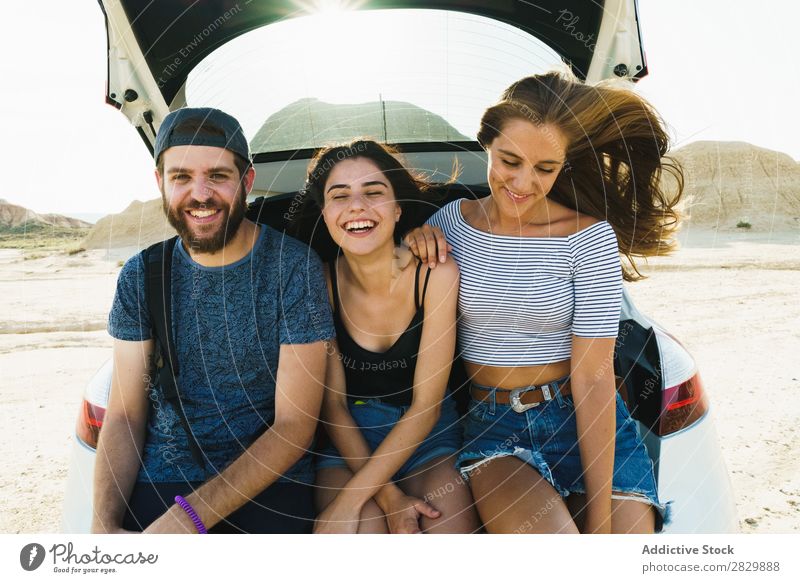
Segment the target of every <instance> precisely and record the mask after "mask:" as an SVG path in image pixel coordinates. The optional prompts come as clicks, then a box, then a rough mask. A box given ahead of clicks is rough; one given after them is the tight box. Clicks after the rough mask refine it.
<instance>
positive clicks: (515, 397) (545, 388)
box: [509, 385, 553, 413]
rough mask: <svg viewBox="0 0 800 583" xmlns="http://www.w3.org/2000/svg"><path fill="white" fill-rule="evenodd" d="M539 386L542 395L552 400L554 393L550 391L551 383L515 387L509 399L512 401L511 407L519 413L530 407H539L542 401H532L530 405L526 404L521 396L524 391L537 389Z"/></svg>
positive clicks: (547, 399) (546, 399)
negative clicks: (520, 387)
mask: <svg viewBox="0 0 800 583" xmlns="http://www.w3.org/2000/svg"><path fill="white" fill-rule="evenodd" d="M537 388H539V389H541V390H542V396H543V397H544V400H545V402H546V401H552V400H553V395H552V393H551V392H550V385H542V386H541V387H525V388H522V389H514V390H513V391H511V395H510V396H509V401H510V402H511V409H513V410H514V411H516V412H517V413H524V412H525V411H527V410H528V409H533V408H534V407H538V406H539V405H541V403H530V404H529V405H525V404H523V403H522V400H521V399H520V396H521V395H522V394H523V393H527V392H528V391H533V390H536V389H537Z"/></svg>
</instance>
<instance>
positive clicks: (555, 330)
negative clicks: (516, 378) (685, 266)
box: [428, 200, 622, 366]
mask: <svg viewBox="0 0 800 583" xmlns="http://www.w3.org/2000/svg"><path fill="white" fill-rule="evenodd" d="M428 224H430V225H434V226H437V227H439V228H440V229H442V231H443V232H444V234H445V237H446V238H447V242H448V243H449V244H450V245H452V247H453V252H452V257H453V258H455V260H456V263H458V267H459V270H460V271H461V285H460V288H459V297H458V310H459V319H458V322H459V324H458V351H459V355H461V356H462V357H463V358H464V359H465V360H467V361H469V362H474V363H476V364H485V365H490V366H534V365H542V364H549V363H552V362H559V361H562V360H566V359H568V358H570V356H571V352H572V335H573V334H574V335H576V336H583V337H589V338H611V337H616V336H617V331H618V328H619V314H620V306H621V302H622V274H621V272H622V270H621V266H620V260H619V246H618V244H617V238H616V235H615V234H614V230H613V229H612V228H611V225H609V224H608V223H607V222H606V221H601V222H598V223H595V224H593V225H591V226H589V227H587V228H585V229H583V230H581V231H579V232H577V233H575V234H573V235H569V236H566V237H514V236H508V235H492V234H490V233H486V232H484V231H480V230H478V229H476V228H474V227H472V226H470V225H469V224H468V223H467V222H466V221H465V220H464V217H463V215H462V214H461V200H456V201H454V202H452V203H450V204H447V205H445V206H444V207H442V208H441V209H440V210H439V211H437V212H436V214H434V215H433V216H432V217H431V218H430V219H428Z"/></svg>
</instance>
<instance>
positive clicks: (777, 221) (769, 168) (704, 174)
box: [671, 141, 800, 231]
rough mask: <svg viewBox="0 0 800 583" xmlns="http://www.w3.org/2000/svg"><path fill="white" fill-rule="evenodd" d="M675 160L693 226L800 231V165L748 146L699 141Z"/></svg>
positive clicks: (682, 150) (680, 152)
mask: <svg viewBox="0 0 800 583" xmlns="http://www.w3.org/2000/svg"><path fill="white" fill-rule="evenodd" d="M671 155H672V156H673V157H674V158H676V159H677V160H678V161H679V162H680V163H681V165H682V166H683V170H684V176H685V193H686V201H687V208H688V211H689V215H690V218H689V220H690V222H691V224H692V225H701V226H707V227H719V228H723V229H725V228H736V225H737V224H739V223H747V224H750V225H751V226H752V228H753V229H755V230H759V231H769V230H780V229H785V228H797V227H800V163H798V162H796V161H795V160H793V159H792V158H791V157H790V156H789V155H787V154H783V153H781V152H776V151H773V150H767V149H765V148H759V147H758V146H754V145H752V144H748V143H745V142H707V141H703V142H694V143H691V144H689V145H687V146H684V147H682V148H680V149H678V150H675V151H673V152H672V153H671Z"/></svg>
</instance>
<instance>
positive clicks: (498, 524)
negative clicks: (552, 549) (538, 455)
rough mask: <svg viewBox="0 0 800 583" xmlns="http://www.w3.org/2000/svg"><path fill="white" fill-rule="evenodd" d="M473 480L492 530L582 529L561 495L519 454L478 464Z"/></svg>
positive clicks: (568, 531)
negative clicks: (520, 457) (578, 526)
mask: <svg viewBox="0 0 800 583" xmlns="http://www.w3.org/2000/svg"><path fill="white" fill-rule="evenodd" d="M469 481H470V486H471V489H472V495H473V496H474V498H475V503H476V504H477V507H478V514H480V517H481V519H482V520H483V524H484V526H485V527H486V530H487V531H488V532H489V533H564V534H577V533H578V528H577V527H576V526H575V523H574V522H573V520H572V516H571V515H570V512H569V510H568V509H567V506H566V504H565V503H564V500H563V499H562V498H561V495H560V494H559V493H558V492H557V491H556V490H555V489H554V488H553V487H552V486H551V485H550V484H549V483H548V482H547V480H545V479H544V478H542V476H541V475H540V474H539V472H537V471H536V470H535V469H534V468H533V467H531V466H530V465H528V464H526V463H525V462H523V461H522V460H520V459H518V458H516V457H512V456H506V457H500V458H495V459H493V460H491V461H489V462H486V463H484V464H482V465H481V466H478V467H477V468H476V469H475V470H473V471H472V473H471V474H470V480H469Z"/></svg>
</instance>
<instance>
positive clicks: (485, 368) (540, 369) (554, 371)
mask: <svg viewBox="0 0 800 583" xmlns="http://www.w3.org/2000/svg"><path fill="white" fill-rule="evenodd" d="M464 367H465V368H466V370H467V375H468V376H469V377H470V378H471V379H472V381H473V382H475V383H477V384H479V385H484V386H487V387H498V388H501V389H517V388H520V387H528V386H531V385H542V384H545V383H549V382H551V381H555V380H558V379H560V378H564V377H565V376H567V375H568V374H569V372H570V361H569V360H562V361H560V362H552V363H550V364H542V365H537V366H489V365H486V364H475V363H474V362H468V361H466V360H465V361H464Z"/></svg>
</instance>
